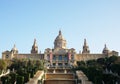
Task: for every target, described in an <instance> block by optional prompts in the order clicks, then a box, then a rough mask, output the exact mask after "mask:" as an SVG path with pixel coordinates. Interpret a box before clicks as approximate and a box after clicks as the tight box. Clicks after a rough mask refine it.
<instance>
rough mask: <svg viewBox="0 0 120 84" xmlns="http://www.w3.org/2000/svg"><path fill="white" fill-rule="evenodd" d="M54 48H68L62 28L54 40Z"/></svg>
mask: <svg viewBox="0 0 120 84" xmlns="http://www.w3.org/2000/svg"><path fill="white" fill-rule="evenodd" d="M54 48H55V49H56V48H58V49H60V48H63V49H66V40H65V38H64V37H63V36H62V32H61V30H60V31H59V34H58V36H57V37H56V39H55V41H54Z"/></svg>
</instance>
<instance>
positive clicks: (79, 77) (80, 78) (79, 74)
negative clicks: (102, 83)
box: [76, 71, 92, 84]
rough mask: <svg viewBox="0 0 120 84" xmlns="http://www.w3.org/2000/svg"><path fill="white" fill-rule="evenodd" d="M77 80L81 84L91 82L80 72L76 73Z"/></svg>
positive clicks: (89, 83) (90, 83)
mask: <svg viewBox="0 0 120 84" xmlns="http://www.w3.org/2000/svg"><path fill="white" fill-rule="evenodd" d="M76 74H77V76H78V79H79V80H81V82H82V84H92V82H91V81H89V80H88V78H87V76H86V75H85V74H84V73H83V72H82V71H76Z"/></svg>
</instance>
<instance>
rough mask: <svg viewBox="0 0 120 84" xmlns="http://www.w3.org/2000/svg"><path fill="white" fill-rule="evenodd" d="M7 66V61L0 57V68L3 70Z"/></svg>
mask: <svg viewBox="0 0 120 84" xmlns="http://www.w3.org/2000/svg"><path fill="white" fill-rule="evenodd" d="M6 68H7V63H6V61H5V60H2V59H0V70H1V71H2V70H4V69H6Z"/></svg>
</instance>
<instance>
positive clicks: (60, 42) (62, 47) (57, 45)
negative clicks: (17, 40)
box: [2, 31, 118, 67]
mask: <svg viewBox="0 0 120 84" xmlns="http://www.w3.org/2000/svg"><path fill="white" fill-rule="evenodd" d="M66 45H67V41H66V39H65V38H64V37H63V35H62V32H61V31H59V34H58V36H57V37H56V38H55V41H54V48H53V49H51V48H47V49H45V51H44V53H38V46H37V42H36V39H34V43H33V45H32V49H31V53H28V54H24V53H19V52H18V49H17V48H16V45H14V47H13V48H12V49H11V51H5V52H3V53H2V59H14V58H16V59H33V60H37V59H40V60H44V61H46V66H50V67H63V66H66V67H67V66H71V65H72V66H73V65H76V62H77V61H87V60H92V59H98V58H104V57H109V56H113V55H115V56H118V52H116V51H114V50H113V51H110V50H109V49H108V48H107V46H106V44H105V46H104V48H103V51H102V53H98V54H91V53H90V49H89V46H88V44H87V41H86V39H84V44H83V50H82V52H81V53H76V51H75V49H74V48H71V49H68V48H66Z"/></svg>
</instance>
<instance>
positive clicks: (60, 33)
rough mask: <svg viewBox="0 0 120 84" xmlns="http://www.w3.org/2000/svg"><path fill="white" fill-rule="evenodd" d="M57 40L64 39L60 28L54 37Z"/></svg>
mask: <svg viewBox="0 0 120 84" xmlns="http://www.w3.org/2000/svg"><path fill="white" fill-rule="evenodd" d="M57 40H65V38H64V37H63V36H62V32H61V30H59V35H58V36H57V37H56V39H55V41H57Z"/></svg>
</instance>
